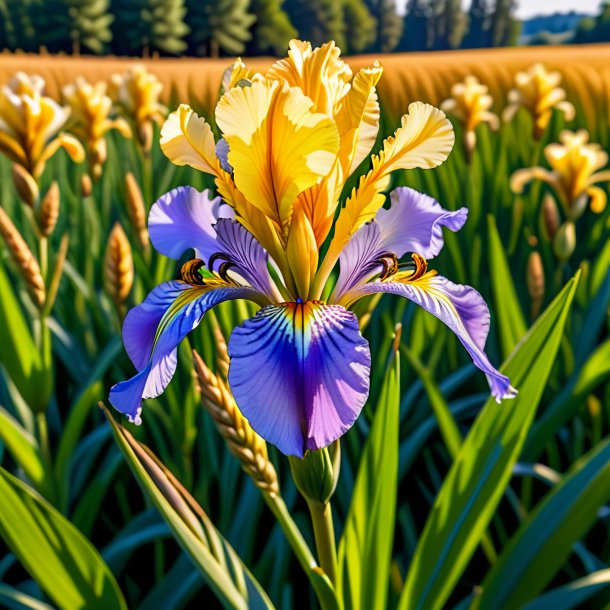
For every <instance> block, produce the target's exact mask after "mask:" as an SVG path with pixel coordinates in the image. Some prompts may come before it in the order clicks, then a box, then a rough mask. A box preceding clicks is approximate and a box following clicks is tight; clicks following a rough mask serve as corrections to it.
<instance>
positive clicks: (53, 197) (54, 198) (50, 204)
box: [38, 181, 59, 237]
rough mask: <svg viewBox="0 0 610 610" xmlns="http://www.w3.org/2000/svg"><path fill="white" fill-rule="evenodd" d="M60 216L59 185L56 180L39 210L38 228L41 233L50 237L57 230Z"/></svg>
mask: <svg viewBox="0 0 610 610" xmlns="http://www.w3.org/2000/svg"><path fill="white" fill-rule="evenodd" d="M58 218H59V185H58V184H57V182H56V181H54V182H53V184H51V186H50V187H49V190H48V191H47V192H46V194H45V196H44V197H43V199H42V201H41V202H40V208H39V210H38V229H39V230H40V233H41V235H43V236H44V237H49V235H51V233H53V231H54V230H55V225H56V224H57V219H58Z"/></svg>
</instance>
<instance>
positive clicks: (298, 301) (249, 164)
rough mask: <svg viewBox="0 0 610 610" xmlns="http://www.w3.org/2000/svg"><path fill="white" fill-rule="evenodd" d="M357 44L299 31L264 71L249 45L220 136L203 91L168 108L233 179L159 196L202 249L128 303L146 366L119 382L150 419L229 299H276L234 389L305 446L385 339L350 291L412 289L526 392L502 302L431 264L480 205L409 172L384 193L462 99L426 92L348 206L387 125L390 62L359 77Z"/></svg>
mask: <svg viewBox="0 0 610 610" xmlns="http://www.w3.org/2000/svg"><path fill="white" fill-rule="evenodd" d="M339 53H340V52H339V50H338V49H337V47H336V46H335V45H334V44H333V43H329V44H326V45H323V46H322V47H320V48H318V49H315V50H312V48H311V46H310V44H309V43H305V42H300V41H292V42H291V44H290V52H289V56H288V58H286V59H283V60H281V61H279V62H278V63H276V64H275V65H274V66H273V67H272V68H271V69H270V71H269V72H268V73H267V74H266V75H264V76H263V75H257V74H252V73H250V72H249V71H248V69H247V68H246V67H245V66H244V65H243V64H242V63H241V62H240V61H238V62H236V64H235V66H234V68H233V71H232V73H231V75H230V76H229V77H228V78H227V79H226V82H225V84H224V89H225V93H224V95H223V96H222V97H221V99H220V101H219V103H218V105H217V107H216V123H217V125H218V127H219V129H220V131H221V132H222V134H223V139H221V140H220V141H219V142H218V143H216V142H215V141H214V138H213V135H212V130H211V128H210V126H209V125H208V124H207V123H206V122H205V121H204V120H203V119H202V118H200V117H198V116H197V115H196V114H195V113H194V112H193V111H192V110H191V109H190V108H189V107H188V106H185V105H183V106H180V107H179V108H178V110H177V111H176V112H174V113H172V114H171V115H170V117H169V118H168V120H167V122H166V123H165V125H164V127H163V129H162V132H161V147H162V149H163V151H164V152H165V154H166V155H167V156H168V157H169V158H170V159H171V160H172V161H173V162H174V163H176V164H178V165H190V166H192V167H194V168H196V169H199V170H201V171H203V172H206V173H209V174H212V175H213V176H214V177H215V181H216V186H217V189H218V193H219V195H218V196H217V197H214V196H213V195H212V194H211V193H210V192H209V191H204V192H198V191H197V190H195V189H194V188H192V187H189V186H185V187H178V188H176V189H174V190H172V191H170V192H169V193H167V194H165V195H163V196H162V197H161V198H160V199H159V200H158V201H157V202H156V203H155V204H154V205H153V207H152V209H151V211H150V216H149V231H150V238H151V241H152V243H153V245H154V246H155V248H156V249H157V250H159V252H161V253H162V254H164V255H166V256H169V257H171V258H174V259H178V258H180V257H181V256H182V255H183V253H184V252H185V251H187V250H190V249H192V250H193V251H194V253H195V257H194V258H193V259H191V260H189V261H188V262H186V263H185V264H184V265H183V267H182V269H181V272H180V279H178V280H175V281H170V282H166V283H164V284H161V285H160V286H158V287H157V288H155V289H154V290H153V291H152V292H151V293H150V294H149V295H148V297H147V298H146V299H145V300H144V302H143V303H142V304H141V305H140V306H138V307H135V308H134V309H132V310H131V311H130V312H129V313H128V315H127V316H126V319H125V323H124V327H123V340H124V343H125V347H126V351H127V353H128V354H129V356H130V357H131V360H132V362H133V364H134V366H135V367H136V368H137V370H138V371H139V372H138V373H137V375H135V377H132V378H131V379H129V380H128V381H124V382H121V383H119V384H117V385H115V386H114V387H113V388H112V390H111V393H110V402H111V403H112V404H113V405H114V407H115V408H116V409H118V410H119V411H121V412H123V413H125V414H126V415H127V416H128V417H129V419H130V420H131V421H132V422H136V423H138V422H139V421H140V414H141V409H142V398H143V397H144V398H147V397H154V396H158V395H159V394H160V393H161V392H163V390H164V389H165V387H166V386H167V384H168V383H169V381H170V380H171V378H172V375H173V374H174V371H175V368H176V363H177V357H176V349H177V345H178V344H179V343H180V341H181V340H182V339H183V338H184V337H185V336H186V335H187V334H188V333H189V332H191V331H192V330H193V329H194V328H195V327H196V326H197V325H198V324H199V323H200V321H201V319H202V317H203V315H204V314H205V312H206V311H208V310H209V309H210V308H211V307H213V306H215V305H217V304H218V303H221V302H223V301H226V300H228V299H249V300H251V301H253V302H254V303H257V304H258V305H260V306H261V309H260V310H259V311H258V313H257V314H256V315H255V316H254V317H253V318H251V319H249V320H246V321H245V322H244V323H243V324H241V325H240V326H238V327H236V328H235V329H234V330H233V333H232V335H231V337H230V340H229V346H228V350H229V356H230V359H231V361H230V367H229V385H230V388H231V391H232V393H233V395H234V397H235V400H236V403H237V405H238V406H239V408H240V410H241V411H242V413H243V415H244V416H245V417H246V419H248V420H249V422H250V424H251V426H252V428H253V429H254V430H255V431H256V432H257V433H258V434H259V435H260V436H262V437H263V438H264V439H266V440H267V441H269V442H270V443H272V444H274V445H276V446H277V447H278V448H279V449H280V450H281V451H282V452H283V453H285V454H287V455H295V456H303V455H304V452H305V451H306V450H315V449H320V448H322V447H325V446H327V445H329V444H330V443H332V442H333V441H335V440H336V439H338V438H339V437H340V436H341V435H342V434H344V433H345V432H346V431H347V430H348V429H349V428H350V426H351V425H352V424H353V423H354V421H355V420H356V418H357V417H358V414H359V413H360V410H361V409H362V406H363V405H364V403H365V401H366V399H367V396H368V393H369V377H370V366H371V355H370V350H369V345H368V343H367V341H366V340H365V339H364V338H363V337H362V335H361V334H360V330H359V326H358V320H357V318H356V316H355V314H354V313H353V312H352V311H350V307H351V306H352V305H353V304H354V303H355V302H356V301H358V299H360V298H362V297H365V296H368V295H370V294H373V293H378V292H382V293H383V292H385V293H390V294H395V295H399V296H403V297H406V298H408V299H410V300H411V301H414V302H415V303H417V304H418V305H420V306H421V307H423V308H424V309H426V310H427V311H429V312H430V313H432V314H433V315H435V316H436V317H437V318H439V319H440V320H442V321H443V322H444V323H445V324H447V325H448V326H449V328H451V330H453V332H455V333H456V335H457V336H458V338H459V340H460V341H461V342H462V343H463V345H464V347H465V348H466V350H467V351H468V352H469V353H470V355H471V357H472V359H473V361H474V363H475V364H476V365H477V366H478V367H479V368H480V369H481V370H482V371H483V372H484V373H485V374H486V376H487V379H488V380H489V384H490V386H491V392H492V394H493V395H494V396H495V397H496V399H498V400H500V399H502V398H505V397H510V396H512V395H514V389H513V388H512V387H511V385H510V382H509V380H508V378H507V377H505V376H504V375H502V374H500V373H499V372H498V371H497V370H496V369H495V368H494V367H493V366H492V364H491V363H490V362H489V360H488V358H487V356H486V355H485V353H484V346H485V340H486V337H487V333H488V329H489V312H488V309H487V307H486V305H485V303H484V301H483V299H482V298H481V296H480V295H479V293H478V292H476V291H475V290H474V289H473V288H470V287H468V286H462V285H458V284H454V283H452V282H451V281H449V280H448V279H445V278H444V277H442V276H441V275H438V274H437V273H436V271H433V270H430V269H429V268H428V263H427V260H428V259H430V258H433V257H434V256H436V255H437V254H438V252H439V251H440V250H441V248H442V245H443V232H442V229H443V227H445V228H447V229H449V230H452V231H457V230H458V229H460V228H461V227H462V225H463V224H464V222H465V220H466V212H467V211H466V209H464V208H462V209H460V210H457V211H454V212H449V211H447V210H444V209H443V208H442V207H441V206H440V204H439V203H438V202H437V201H435V200H434V199H432V198H431V197H428V196H427V195H424V194H421V193H418V192H417V191H414V190H412V189H409V188H397V189H395V190H394V191H392V193H391V195H390V206H389V208H387V209H384V208H383V205H384V202H385V201H386V196H385V195H384V191H385V190H386V189H387V188H388V185H389V181H390V175H391V173H392V172H393V171H395V170H397V169H411V168H415V167H419V168H432V167H435V166H437V165H439V164H440V163H442V162H443V161H444V160H445V158H446V157H447V155H448V154H449V152H450V150H451V147H452V145H453V139H454V137H453V131H452V129H451V124H450V123H449V121H448V120H447V118H446V117H445V115H444V114H443V113H442V112H441V111H440V110H438V109H436V108H434V107H432V106H429V105H426V104H422V103H413V104H411V105H410V106H409V112H408V114H407V115H405V116H404V117H403V118H402V121H401V126H400V127H399V128H398V129H397V130H396V132H395V133H394V135H393V136H390V137H389V138H387V139H386V140H385V141H384V142H383V145H382V148H381V151H380V152H379V153H378V154H376V155H373V156H372V158H371V169H370V170H369V171H368V173H366V174H365V175H364V176H363V177H361V178H360V180H359V182H358V186H357V187H355V188H354V189H353V190H352V192H351V194H350V195H349V197H348V199H347V201H346V202H345V205H344V206H343V207H341V209H338V208H339V198H340V194H341V190H342V188H343V185H344V184H345V181H346V180H347V178H348V177H349V175H350V174H351V173H352V172H353V171H354V170H355V168H356V167H358V165H359V164H360V163H361V161H363V160H364V159H366V158H367V155H368V153H369V151H370V149H371V147H372V146H373V144H374V142H375V139H376V136H377V131H378V125H379V105H378V102H377V95H376V92H375V85H376V84H377V81H378V80H379V78H380V76H381V68H380V67H379V66H378V65H376V64H375V65H373V66H372V67H370V68H365V69H362V70H360V71H359V72H358V73H357V74H356V75H355V76H354V77H353V79H352V74H351V71H350V69H349V67H348V66H347V65H346V64H345V63H344V62H343V61H341V59H340V57H339ZM335 216H336V217H337V219H336V221H334V219H335ZM331 234H332V235H331ZM323 243H326V244H328V248H327V249H326V254H325V256H324V258H323V260H322V261H321V262H320V247H321V245H322V244H323ZM337 263H338V266H339V269H338V275H336V277H335V276H334V275H333V273H332V272H333V270H334V268H335V267H336V265H337ZM333 278H334V279H333ZM324 295H328V297H325V296H324Z"/></svg>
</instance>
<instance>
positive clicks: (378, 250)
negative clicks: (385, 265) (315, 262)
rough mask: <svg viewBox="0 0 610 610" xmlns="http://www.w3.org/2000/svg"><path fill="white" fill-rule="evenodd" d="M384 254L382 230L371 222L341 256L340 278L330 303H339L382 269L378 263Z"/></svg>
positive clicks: (352, 239)
mask: <svg viewBox="0 0 610 610" xmlns="http://www.w3.org/2000/svg"><path fill="white" fill-rule="evenodd" d="M382 253H383V248H382V247H381V230H380V228H379V225H378V224H377V223H376V222H369V223H368V224H365V225H364V226H363V227H362V228H361V229H359V230H358V231H356V233H355V234H354V236H353V237H352V238H351V239H350V240H349V242H348V243H347V244H346V245H345V248H343V250H342V251H341V254H340V255H339V277H338V278H337V283H336V284H335V288H334V290H333V293H332V296H331V297H330V299H329V301H330V302H331V303H334V302H336V301H338V300H339V299H340V298H341V296H342V295H343V294H345V293H346V292H348V291H350V290H351V289H352V288H354V287H355V286H358V285H359V284H363V283H364V282H366V281H367V280H369V279H371V278H372V277H373V276H374V275H376V274H377V273H379V271H380V270H381V269H382V267H381V265H380V263H379V262H378V259H379V255H380V254H382Z"/></svg>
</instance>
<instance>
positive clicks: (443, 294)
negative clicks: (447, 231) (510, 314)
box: [350, 275, 516, 402]
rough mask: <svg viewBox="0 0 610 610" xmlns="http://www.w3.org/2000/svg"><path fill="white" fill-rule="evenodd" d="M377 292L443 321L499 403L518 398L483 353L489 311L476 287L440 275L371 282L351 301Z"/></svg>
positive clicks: (354, 294) (355, 293)
mask: <svg viewBox="0 0 610 610" xmlns="http://www.w3.org/2000/svg"><path fill="white" fill-rule="evenodd" d="M376 292H385V293H390V294H397V295H400V296H403V297H406V298H407V299H410V300H411V301H413V302H414V303H417V304H418V305H419V306H420V307H423V308H424V309H425V310H426V311H428V312H430V313H431V314H432V315H434V316H436V317H437V318H438V319H439V320H441V321H442V322H444V323H445V324H446V325H447V326H448V327H449V328H450V329H451V330H452V331H453V332H454V333H455V334H456V335H457V337H458V339H459V340H460V341H461V343H462V345H464V347H465V348H466V350H467V351H468V353H469V354H470V357H471V358H472V361H473V362H474V364H475V365H476V366H477V367H478V368H479V369H481V370H482V371H483V372H484V373H485V376H486V377H487V381H488V382H489V385H490V387H491V393H492V395H493V396H494V397H495V399H496V400H497V401H498V402H500V400H501V399H503V398H513V397H514V396H515V395H516V390H515V389H514V388H513V387H512V386H511V385H510V380H509V378H508V377H506V376H505V375H502V374H501V373H499V372H498V371H497V370H496V369H495V368H494V367H493V366H492V364H491V362H490V361H489V359H488V358H487V356H486V354H485V352H484V351H483V350H484V348H485V341H486V339H487V334H488V332H489V310H488V308H487V305H486V304H485V301H484V300H483V297H481V295H480V294H479V293H478V292H477V291H476V290H475V289H474V288H471V287H470V286H463V285H461V284H454V283H453V282H450V281H449V280H448V279H446V278H444V277H442V276H440V275H426V276H424V277H422V278H420V279H419V280H416V281H414V282H405V283H403V282H397V281H395V282H392V281H386V282H371V283H370V284H365V285H363V286H359V287H357V288H355V289H354V290H353V291H352V292H351V293H350V298H352V297H353V298H359V297H362V296H366V295H369V294H373V293H376Z"/></svg>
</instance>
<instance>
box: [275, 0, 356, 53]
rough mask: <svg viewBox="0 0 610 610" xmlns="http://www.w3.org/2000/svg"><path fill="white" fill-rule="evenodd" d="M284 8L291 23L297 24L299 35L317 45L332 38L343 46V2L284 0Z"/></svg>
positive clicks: (333, 0)
mask: <svg viewBox="0 0 610 610" xmlns="http://www.w3.org/2000/svg"><path fill="white" fill-rule="evenodd" d="M284 9H285V10H286V12H287V13H288V16H289V17H290V21H292V23H294V24H297V28H298V32H299V37H300V38H301V39H302V40H308V41H310V42H311V44H312V46H314V47H318V46H320V45H321V44H324V43H325V42H328V41H329V40H334V41H335V42H336V43H337V45H338V46H339V47H340V48H343V47H344V46H345V22H344V21H343V3H342V2H337V1H336V0H316V1H315V2H312V1H311V0H285V2H284Z"/></svg>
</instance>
